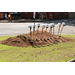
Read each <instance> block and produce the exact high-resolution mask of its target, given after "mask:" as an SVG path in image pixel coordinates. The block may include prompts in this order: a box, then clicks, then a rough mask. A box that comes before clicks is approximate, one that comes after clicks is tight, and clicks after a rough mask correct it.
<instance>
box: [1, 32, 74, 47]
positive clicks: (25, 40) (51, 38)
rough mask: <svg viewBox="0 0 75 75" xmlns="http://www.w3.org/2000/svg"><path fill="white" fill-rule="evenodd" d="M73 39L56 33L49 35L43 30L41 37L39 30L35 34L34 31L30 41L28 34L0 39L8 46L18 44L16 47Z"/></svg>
mask: <svg viewBox="0 0 75 75" xmlns="http://www.w3.org/2000/svg"><path fill="white" fill-rule="evenodd" d="M72 40H73V39H71V38H67V37H63V36H60V37H58V35H51V34H49V33H48V32H47V34H45V32H44V33H43V35H42V38H41V31H40V32H39V34H38V35H37V31H35V34H34V39H33V41H32V42H31V39H30V34H29V33H28V34H22V35H18V36H15V37H9V38H7V39H5V40H3V41H1V42H0V43H1V44H4V45H9V46H18V47H28V46H38V45H44V44H51V43H63V42H67V41H72Z"/></svg>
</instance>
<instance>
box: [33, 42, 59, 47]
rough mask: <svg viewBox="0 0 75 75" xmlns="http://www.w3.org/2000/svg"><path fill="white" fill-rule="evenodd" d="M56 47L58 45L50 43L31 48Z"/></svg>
mask: <svg viewBox="0 0 75 75" xmlns="http://www.w3.org/2000/svg"><path fill="white" fill-rule="evenodd" d="M55 44H56V45H57V44H58V43H52V44H45V45H39V46H32V47H33V48H41V47H47V46H53V45H55Z"/></svg>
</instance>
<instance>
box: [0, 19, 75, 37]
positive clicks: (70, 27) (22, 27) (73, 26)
mask: <svg viewBox="0 0 75 75" xmlns="http://www.w3.org/2000/svg"><path fill="white" fill-rule="evenodd" d="M52 22H53V23H55V34H57V32H58V26H57V23H58V22H61V23H62V22H65V23H66V26H65V27H64V29H63V31H62V34H69V35H75V18H73V19H61V20H50V21H49V20H48V21H36V22H35V24H37V23H40V24H41V25H42V24H49V23H52ZM33 23H34V22H33V21H30V22H27V21H25V22H18V23H16V22H11V23H10V22H7V23H0V36H11V35H20V34H26V33H29V31H30V29H29V28H28V25H32V24H33ZM41 29H42V28H41V27H40V30H41ZM36 30H37V27H36ZM44 30H45V29H44ZM48 31H49V28H48Z"/></svg>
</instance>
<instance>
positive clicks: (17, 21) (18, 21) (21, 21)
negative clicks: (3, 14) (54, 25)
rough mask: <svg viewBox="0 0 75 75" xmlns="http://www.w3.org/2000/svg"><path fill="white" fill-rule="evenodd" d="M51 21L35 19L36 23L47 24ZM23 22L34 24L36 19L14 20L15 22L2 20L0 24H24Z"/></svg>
mask: <svg viewBox="0 0 75 75" xmlns="http://www.w3.org/2000/svg"><path fill="white" fill-rule="evenodd" d="M45 21H50V20H49V19H47V20H46V19H43V20H42V19H35V22H45ZM23 22H34V19H13V20H11V21H10V20H6V19H4V20H0V23H23Z"/></svg>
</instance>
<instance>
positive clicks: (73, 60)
mask: <svg viewBox="0 0 75 75" xmlns="http://www.w3.org/2000/svg"><path fill="white" fill-rule="evenodd" d="M67 62H75V58H74V59H71V60H69V61H67Z"/></svg>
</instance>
